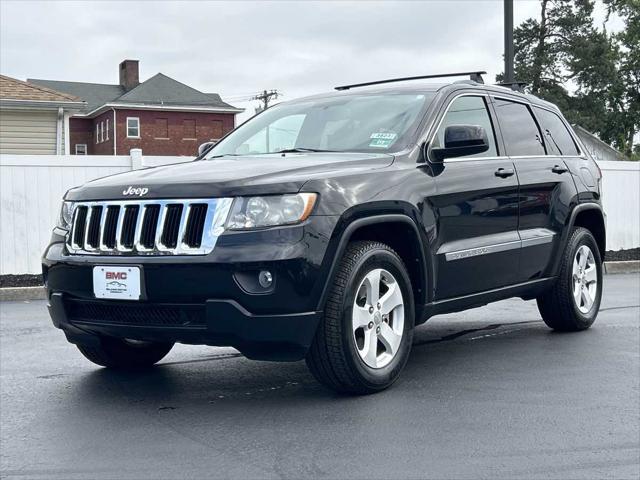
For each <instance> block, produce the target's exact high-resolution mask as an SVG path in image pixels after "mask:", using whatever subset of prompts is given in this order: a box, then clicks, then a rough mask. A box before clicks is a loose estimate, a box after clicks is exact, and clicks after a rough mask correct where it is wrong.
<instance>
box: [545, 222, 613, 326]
mask: <svg viewBox="0 0 640 480" xmlns="http://www.w3.org/2000/svg"><path fill="white" fill-rule="evenodd" d="M601 298H602V259H601V258H600V251H599V250H598V245H597V243H596V240H595V238H593V235H592V234H591V232H590V231H589V230H587V229H586V228H582V227H577V228H574V230H573V231H572V232H571V236H570V238H569V241H568V242H567V246H566V249H565V251H564V256H563V259H562V263H561V265H560V273H559V275H558V279H557V281H556V283H555V285H554V286H553V288H551V289H550V290H548V291H547V292H545V293H544V294H542V295H541V296H539V297H538V298H537V301H538V310H540V314H541V315H542V319H543V320H544V322H545V323H546V324H547V325H548V326H549V327H551V328H553V329H554V330H559V331H564V332H575V331H578V330H585V329H587V328H589V327H590V326H591V325H592V324H593V322H594V321H595V320H596V317H597V315H598V310H599V309H600V300H601Z"/></svg>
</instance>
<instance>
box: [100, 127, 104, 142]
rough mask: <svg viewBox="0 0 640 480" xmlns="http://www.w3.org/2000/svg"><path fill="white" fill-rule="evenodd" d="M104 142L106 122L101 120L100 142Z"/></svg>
mask: <svg viewBox="0 0 640 480" xmlns="http://www.w3.org/2000/svg"><path fill="white" fill-rule="evenodd" d="M102 142H104V122H100V143H102Z"/></svg>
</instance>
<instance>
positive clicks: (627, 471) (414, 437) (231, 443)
mask: <svg viewBox="0 0 640 480" xmlns="http://www.w3.org/2000/svg"><path fill="white" fill-rule="evenodd" d="M0 310H1V319H0V422H1V428H0V442H1V443H0V455H1V464H0V477H2V478H35V479H40V478H59V479H85V478H105V479H112V478H113V479H116V478H117V479H126V478H154V479H161V478H176V477H180V478H362V479H365V478H366V479H376V478H425V477H429V478H434V477H435V478H516V477H517V478H562V479H569V478H636V479H637V478H638V477H639V476H640V460H639V458H640V426H639V423H640V419H639V418H640V385H639V382H640V329H639V326H640V276H638V274H627V275H609V276H607V277H605V294H604V298H603V304H602V311H601V313H600V315H599V317H598V320H597V321H596V323H595V325H594V326H593V327H592V328H591V329H590V330H588V331H585V332H580V333H571V334H561V333H554V332H552V331H550V330H549V329H548V328H547V327H546V326H545V325H544V323H543V322H542V320H541V319H540V316H539V314H538V311H537V309H536V306H535V302H523V301H521V300H516V299H514V300H508V301H504V302H500V303H496V304H493V305H489V306H486V307H482V308H478V309H475V310H470V311H467V312H462V313H458V314H453V315H444V316H439V317H435V318H433V319H431V320H429V322H427V323H426V324H424V325H422V326H420V327H418V328H417V330H416V335H415V342H414V348H413V352H412V354H411V357H410V359H409V362H408V364H407V367H406V369H405V371H404V373H403V375H402V376H401V378H400V380H399V381H398V382H397V383H396V384H395V385H394V386H393V387H392V388H391V389H389V390H387V391H385V392H382V393H380V394H377V395H373V396H368V397H347V396H340V395H337V394H334V393H332V392H330V391H328V390H326V389H324V388H323V387H321V386H319V385H318V384H317V383H316V382H315V381H314V379H313V378H312V377H311V375H310V374H309V373H308V372H307V370H306V367H305V364H304V362H298V363H258V362H252V361H250V360H247V359H245V358H243V357H241V356H239V355H238V354H237V352H236V351H235V350H233V349H230V348H210V347H191V346H182V345H178V346H176V347H175V348H174V350H173V351H172V352H171V353H170V354H169V355H168V356H167V357H166V358H165V359H164V360H163V361H162V363H161V364H159V365H158V366H157V367H156V368H154V369H152V370H150V371H148V372H145V373H139V374H125V373H117V372H111V371H108V370H106V369H102V368H99V367H97V366H94V365H92V364H90V363H89V362H88V361H87V360H85V359H84V358H83V357H82V356H81V355H80V353H79V352H77V351H76V349H75V347H74V346H73V345H70V344H68V343H67V342H66V340H65V338H64V335H63V334H62V332H60V331H58V330H56V329H54V328H53V326H52V325H51V323H50V321H49V318H48V315H47V313H46V306H45V302H41V301H34V302H19V303H18V302H15V303H2V304H0Z"/></svg>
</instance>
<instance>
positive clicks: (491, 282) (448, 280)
mask: <svg viewBox="0 0 640 480" xmlns="http://www.w3.org/2000/svg"><path fill="white" fill-rule="evenodd" d="M487 101H488V99H487V97H485V96H482V95H467V94H465V95H463V96H458V97H456V98H455V99H454V100H453V101H451V103H450V104H449V106H448V108H447V110H446V113H445V114H444V116H443V117H442V121H441V123H440V125H439V127H438V130H437V131H436V134H435V136H434V138H433V139H432V140H431V141H430V147H431V148H437V147H439V146H441V145H443V141H444V139H443V137H444V129H445V128H446V127H447V126H449V125H460V124H462V125H480V126H482V127H483V128H484V129H485V130H486V132H487V136H488V137H489V144H490V148H489V150H488V151H486V152H483V153H480V154H476V155H471V156H466V157H458V158H452V159H446V160H445V161H444V163H443V164H441V165H435V166H434V173H435V180H436V186H437V193H436V195H432V196H430V197H429V199H427V200H426V201H428V202H431V204H432V207H433V209H434V211H435V212H436V226H437V246H436V248H437V250H436V265H435V268H436V272H435V273H436V275H435V277H436V279H437V280H436V285H435V299H436V300H441V299H446V298H452V297H457V296H462V295H467V294H471V293H476V292H481V291H486V290H490V289H494V288H499V287H503V286H507V285H510V284H513V283H514V282H515V279H516V275H517V269H518V256H519V252H520V238H519V236H518V178H517V176H516V174H515V168H514V165H513V162H512V161H511V160H510V159H509V158H506V157H501V156H500V155H502V153H501V151H500V150H501V144H499V142H498V141H497V137H496V133H495V129H494V126H493V121H492V117H491V115H490V113H489V109H488V105H487Z"/></svg>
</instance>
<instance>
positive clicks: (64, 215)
mask: <svg viewBox="0 0 640 480" xmlns="http://www.w3.org/2000/svg"><path fill="white" fill-rule="evenodd" d="M72 221H73V202H62V208H61V209H60V215H59V217H58V228H61V229H63V230H69V229H70V228H71V222H72Z"/></svg>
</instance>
